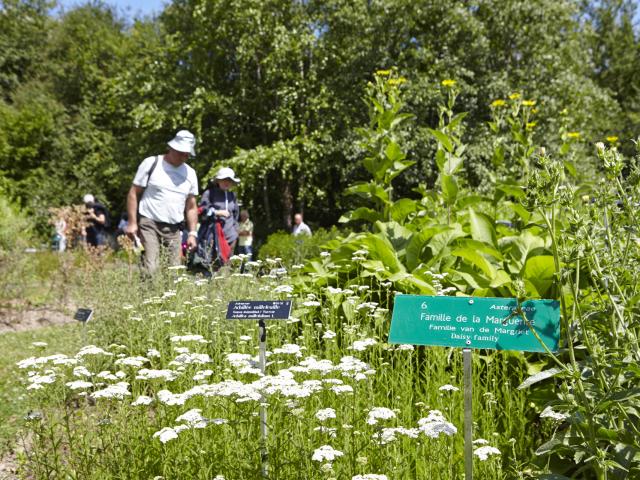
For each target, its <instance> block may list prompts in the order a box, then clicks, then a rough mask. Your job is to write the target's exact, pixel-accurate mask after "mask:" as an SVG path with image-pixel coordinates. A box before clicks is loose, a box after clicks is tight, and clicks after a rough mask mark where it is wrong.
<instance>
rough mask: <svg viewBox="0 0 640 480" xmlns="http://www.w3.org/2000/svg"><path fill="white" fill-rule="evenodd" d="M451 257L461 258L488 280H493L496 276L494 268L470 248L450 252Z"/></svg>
mask: <svg viewBox="0 0 640 480" xmlns="http://www.w3.org/2000/svg"><path fill="white" fill-rule="evenodd" d="M451 255H455V256H456V257H460V258H463V259H464V260H466V261H467V262H469V263H470V264H471V265H473V266H475V267H477V268H479V269H480V270H481V271H482V273H484V274H485V275H486V276H487V278H488V279H489V280H491V279H493V278H494V277H495V276H496V269H495V267H494V266H493V265H491V263H489V261H488V260H487V259H486V258H484V256H483V255H482V254H481V253H478V252H477V251H475V250H472V249H470V248H456V249H454V250H453V251H452V252H451Z"/></svg>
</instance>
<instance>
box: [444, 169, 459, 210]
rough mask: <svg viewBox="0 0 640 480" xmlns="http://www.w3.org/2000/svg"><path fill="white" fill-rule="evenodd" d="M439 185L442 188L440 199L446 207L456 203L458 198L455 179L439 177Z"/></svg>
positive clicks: (447, 176) (445, 176)
mask: <svg viewBox="0 0 640 480" xmlns="http://www.w3.org/2000/svg"><path fill="white" fill-rule="evenodd" d="M440 185H441V187H442V198H443V200H444V202H445V203H446V204H447V205H453V204H454V203H456V198H457V196H458V184H457V183H456V180H455V178H453V177H451V176H449V175H440Z"/></svg>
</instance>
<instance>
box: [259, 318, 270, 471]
mask: <svg viewBox="0 0 640 480" xmlns="http://www.w3.org/2000/svg"><path fill="white" fill-rule="evenodd" d="M258 329H259V335H260V350H259V355H258V360H259V363H260V371H261V372H262V375H263V376H264V375H265V374H266V369H267V325H266V324H265V323H264V320H258ZM266 401H267V400H266V398H264V397H261V398H260V436H261V438H262V445H261V446H260V460H261V462H262V477H263V478H268V477H269V458H268V453H267V435H268V433H269V432H268V430H267V404H266Z"/></svg>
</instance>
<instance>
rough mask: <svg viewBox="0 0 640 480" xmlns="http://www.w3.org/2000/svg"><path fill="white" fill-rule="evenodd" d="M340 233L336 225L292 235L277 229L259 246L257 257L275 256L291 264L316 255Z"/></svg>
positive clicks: (262, 258) (286, 263)
mask: <svg viewBox="0 0 640 480" xmlns="http://www.w3.org/2000/svg"><path fill="white" fill-rule="evenodd" d="M341 234H342V232H340V230H338V229H337V228H336V227H332V228H331V229H330V230H325V229H323V228H319V229H317V230H315V231H314V233H313V235H298V236H293V235H292V234H290V233H287V232H284V231H279V232H276V233H273V234H271V235H269V237H268V238H267V241H266V242H265V243H264V244H263V245H262V246H261V247H260V251H259V253H258V258H260V259H261V260H264V259H266V258H274V257H277V258H281V259H282V263H283V264H284V265H287V266H291V265H294V264H296V263H301V262H303V261H304V260H306V259H308V258H312V257H316V256H318V255H319V254H320V252H321V251H322V247H323V245H324V244H326V243H327V242H328V241H329V240H333V239H334V238H336V237H338V236H339V235H341Z"/></svg>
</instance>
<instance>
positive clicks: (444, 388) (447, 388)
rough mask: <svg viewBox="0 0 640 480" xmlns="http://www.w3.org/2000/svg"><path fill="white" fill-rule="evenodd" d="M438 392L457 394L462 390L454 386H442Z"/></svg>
mask: <svg viewBox="0 0 640 480" xmlns="http://www.w3.org/2000/svg"><path fill="white" fill-rule="evenodd" d="M438 390H440V391H441V392H457V391H458V390H460V389H459V388H458V387H454V386H453V385H449V384H446V385H442V386H441V387H440V388H439V389H438Z"/></svg>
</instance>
